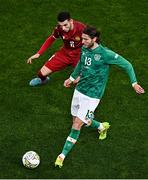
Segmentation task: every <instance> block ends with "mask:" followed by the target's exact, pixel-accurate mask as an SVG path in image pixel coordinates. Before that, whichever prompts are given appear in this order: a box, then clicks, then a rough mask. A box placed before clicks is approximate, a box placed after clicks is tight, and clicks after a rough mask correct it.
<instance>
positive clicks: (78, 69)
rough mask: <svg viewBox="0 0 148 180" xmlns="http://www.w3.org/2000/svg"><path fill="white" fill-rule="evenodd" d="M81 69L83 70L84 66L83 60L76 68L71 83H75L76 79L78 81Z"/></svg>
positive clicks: (71, 76)
mask: <svg viewBox="0 0 148 180" xmlns="http://www.w3.org/2000/svg"><path fill="white" fill-rule="evenodd" d="M81 69H82V64H81V60H80V61H79V62H78V64H77V66H76V67H75V69H74V71H73V73H72V74H71V75H70V80H71V81H74V80H75V79H77V77H78V76H80V74H81Z"/></svg>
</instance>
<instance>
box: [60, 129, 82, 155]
mask: <svg viewBox="0 0 148 180" xmlns="http://www.w3.org/2000/svg"><path fill="white" fill-rule="evenodd" d="M79 135H80V130H76V129H71V132H70V134H69V136H68V137H67V140H66V142H65V144H64V147H63V150H62V154H64V155H65V156H66V155H67V154H68V153H69V152H70V150H71V149H72V147H73V146H74V144H75V143H76V141H77V139H78V138H79Z"/></svg>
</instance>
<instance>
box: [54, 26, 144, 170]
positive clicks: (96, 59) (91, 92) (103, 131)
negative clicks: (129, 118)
mask: <svg viewBox="0 0 148 180" xmlns="http://www.w3.org/2000/svg"><path fill="white" fill-rule="evenodd" d="M82 42H83V47H82V51H81V57H80V61H79V63H78V64H77V66H76V68H75V70H74V72H73V73H72V74H71V75H70V78H69V79H67V80H65V82H64V86H65V87H70V85H71V84H72V83H74V82H75V79H76V78H77V77H78V76H80V81H79V82H78V84H77V86H76V88H75V91H74V95H73V99H72V104H71V114H72V116H73V125H72V129H71V132H70V134H69V136H68V137H67V139H66V142H65V145H64V147H63V150H62V152H61V154H60V155H59V156H58V157H57V159H56V161H55V166H59V167H62V166H63V161H64V159H65V157H66V156H67V154H68V153H69V151H70V150H71V149H72V147H73V146H74V144H75V143H76V141H77V140H78V138H79V134H80V130H81V127H82V126H83V125H84V124H86V125H87V126H90V127H93V128H96V129H97V130H98V132H99V139H100V140H103V139H105V138H106V135H107V130H108V129H109V126H110V125H109V123H108V122H104V123H100V122H98V121H96V120H95V119H94V115H93V114H94V111H95V109H96V107H97V106H98V104H99V102H100V99H101V98H102V96H103V93H104V90H105V86H106V82H107V79H108V75H109V67H110V65H111V64H116V65H118V66H120V67H121V68H123V69H124V70H125V71H126V72H127V74H128V76H129V78H130V81H131V84H132V87H133V88H134V90H135V91H136V92H137V93H138V94H142V93H144V89H143V88H142V87H141V86H140V85H139V84H138V83H137V79H136V76H135V72H134V69H133V67H132V65H131V63H129V62H128V61H127V60H126V59H124V58H123V57H122V56H120V55H119V54H117V53H115V52H113V51H111V50H109V49H108V48H105V47H103V46H102V45H101V44H100V32H98V31H97V30H96V29H95V28H93V27H89V26H87V27H86V28H85V29H84V31H83V34H82Z"/></svg>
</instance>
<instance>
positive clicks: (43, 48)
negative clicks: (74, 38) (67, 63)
mask: <svg viewBox="0 0 148 180" xmlns="http://www.w3.org/2000/svg"><path fill="white" fill-rule="evenodd" d="M59 34H60V33H59V28H58V27H55V29H54V30H53V32H52V34H51V35H50V36H49V37H48V38H47V39H46V40H45V42H44V43H43V45H42V46H41V48H40V49H39V51H38V52H37V53H38V54H40V55H41V54H43V53H44V52H45V51H46V49H47V48H49V47H50V46H51V45H52V44H53V42H54V41H55V40H56V39H57V38H59V36H60V35H59Z"/></svg>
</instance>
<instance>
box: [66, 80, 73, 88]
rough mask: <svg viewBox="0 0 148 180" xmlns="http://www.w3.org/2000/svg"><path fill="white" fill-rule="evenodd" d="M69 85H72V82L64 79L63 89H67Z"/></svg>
mask: <svg viewBox="0 0 148 180" xmlns="http://www.w3.org/2000/svg"><path fill="white" fill-rule="evenodd" d="M71 83H72V81H71V80H70V79H66V80H65V81H64V87H67V88H68V87H70V85H71Z"/></svg>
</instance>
